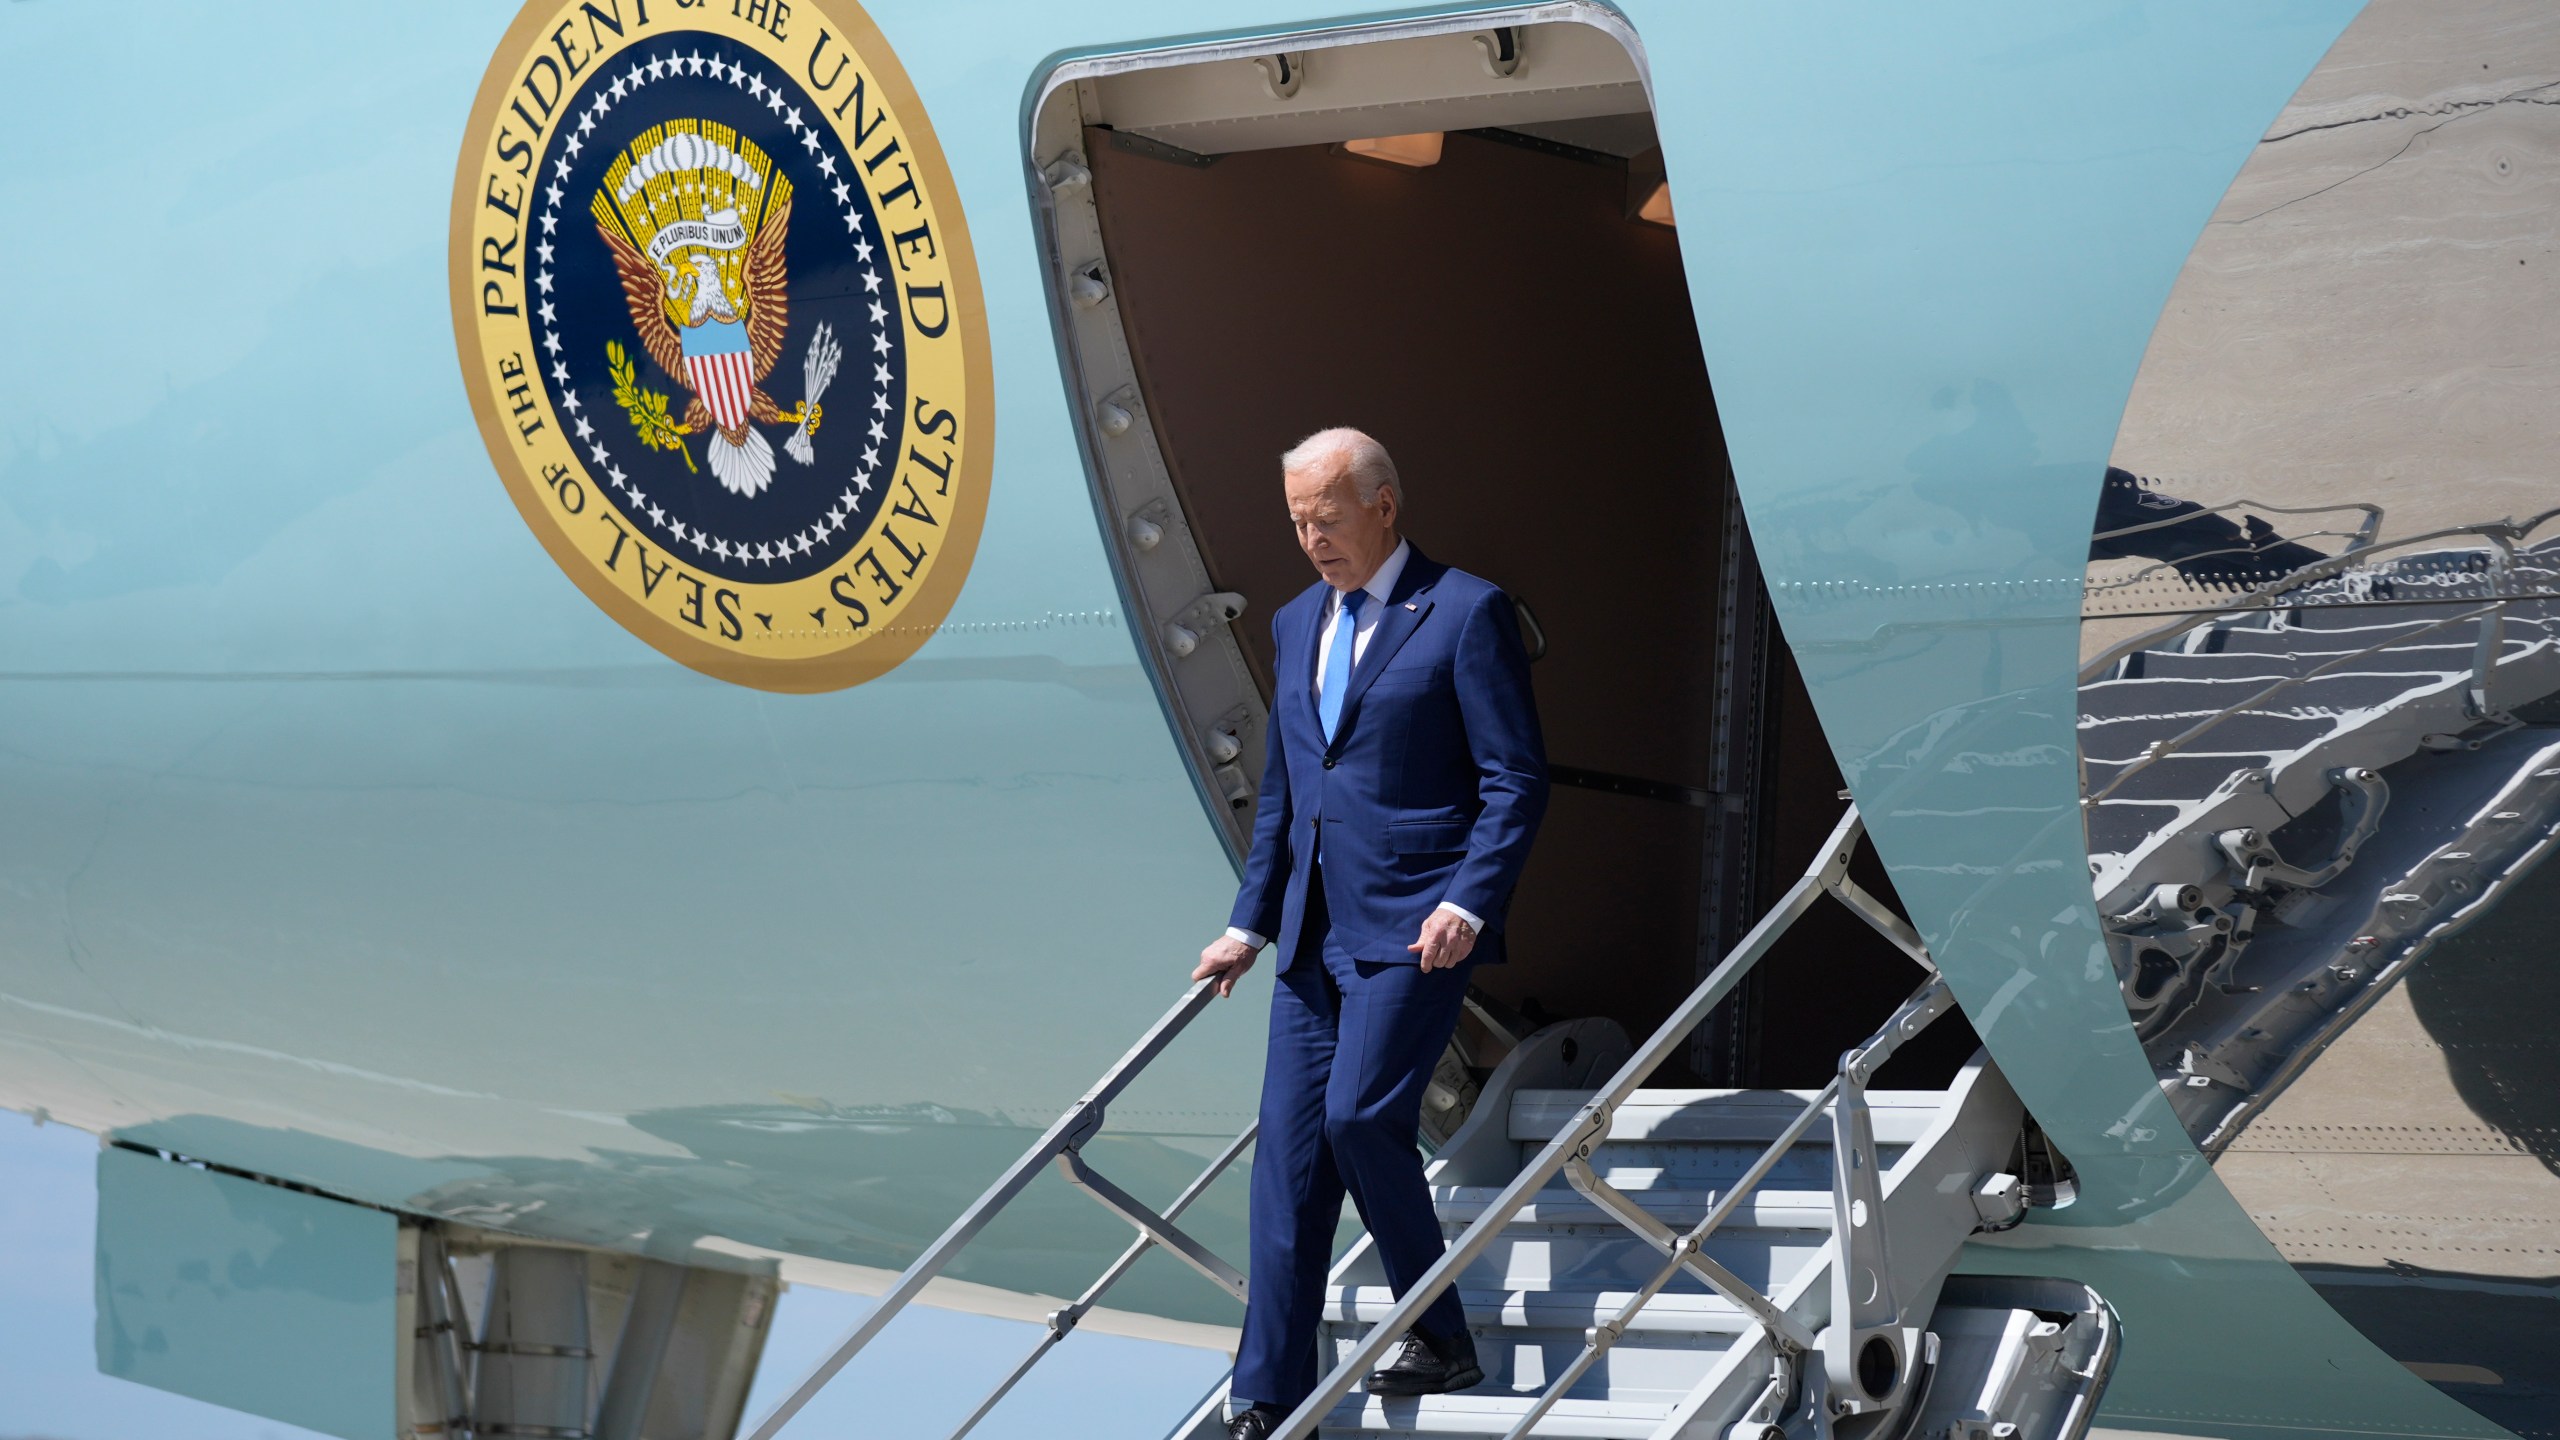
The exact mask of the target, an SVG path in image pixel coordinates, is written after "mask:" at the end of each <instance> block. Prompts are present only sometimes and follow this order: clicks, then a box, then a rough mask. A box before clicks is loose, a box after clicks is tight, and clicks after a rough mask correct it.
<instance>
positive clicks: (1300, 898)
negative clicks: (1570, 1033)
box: [1193, 429, 1547, 1440]
mask: <svg viewBox="0 0 2560 1440" xmlns="http://www.w3.org/2000/svg"><path fill="white" fill-rule="evenodd" d="M1280 470H1281V478H1282V481H1283V483H1284V485H1285V486H1286V488H1287V491H1288V499H1289V520H1290V523H1291V524H1292V525H1294V526H1295V527H1296V529H1297V536H1298V546H1299V548H1300V549H1302V550H1304V551H1305V552H1306V555H1307V559H1308V560H1310V561H1312V562H1313V563H1314V565H1315V567H1316V574H1317V575H1318V576H1319V577H1321V578H1320V579H1319V580H1318V581H1317V583H1315V584H1314V585H1312V586H1310V587H1308V588H1307V590H1306V591H1305V592H1304V593H1302V594H1300V595H1299V596H1298V597H1297V598H1296V599H1294V600H1291V601H1290V602H1289V603H1288V604H1287V605H1285V606H1283V607H1281V609H1280V611H1279V613H1278V614H1276V615H1274V616H1273V617H1272V620H1271V636H1272V640H1273V642H1274V644H1275V646H1276V660H1275V664H1274V670H1275V674H1276V676H1277V679H1276V681H1275V683H1274V685H1273V694H1272V697H1271V725H1270V735H1269V745H1268V748H1269V755H1268V759H1267V762H1266V763H1265V765H1264V767H1263V776H1262V799H1261V809H1260V810H1259V811H1257V812H1256V814H1255V816H1254V826H1253V852H1252V854H1251V856H1250V857H1249V858H1248V859H1247V860H1246V862H1245V871H1244V882H1243V884H1242V886H1241V887H1240V888H1239V889H1238V891H1237V895H1236V903H1235V911H1234V913H1233V915H1232V917H1231V919H1230V928H1229V929H1228V931H1227V933H1226V934H1225V935H1224V936H1222V937H1220V938H1219V939H1218V940H1216V941H1215V942H1213V943H1212V944H1211V945H1210V946H1209V947H1208V948H1207V949H1205V950H1203V951H1201V952H1200V966H1199V969H1197V970H1196V971H1194V972H1193V978H1195V979H1206V978H1210V977H1216V979H1217V981H1218V993H1219V994H1221V995H1226V994H1231V993H1233V992H1234V989H1235V983H1236V981H1237V980H1238V979H1240V978H1241V977H1242V976H1243V975H1244V973H1245V971H1246V970H1247V969H1248V968H1249V967H1251V966H1252V964H1253V962H1254V957H1255V956H1256V955H1257V954H1259V953H1260V952H1261V950H1262V947H1263V946H1264V945H1265V944H1266V943H1269V942H1268V941H1266V939H1265V937H1272V938H1273V939H1276V940H1277V941H1278V944H1279V949H1280V954H1279V975H1278V981H1277V983H1276V984H1275V985H1274V987H1273V990H1272V997H1271V1040H1270V1050H1269V1056H1268V1059H1267V1060H1266V1061H1265V1064H1264V1068H1263V1078H1262V1127H1261V1133H1260V1137H1259V1139H1258V1140H1257V1141H1256V1142H1255V1153H1254V1163H1253V1199H1252V1211H1251V1215H1252V1228H1253V1274H1252V1294H1251V1296H1250V1299H1249V1300H1248V1302H1247V1305H1246V1308H1245V1321H1244V1339H1243V1343H1242V1346H1241V1347H1240V1349H1239V1350H1238V1352H1237V1355H1236V1368H1235V1377H1234V1380H1233V1382H1232V1383H1231V1385H1230V1387H1229V1395H1230V1396H1231V1397H1232V1399H1233V1400H1234V1401H1235V1402H1238V1403H1240V1404H1241V1405H1242V1406H1243V1407H1244V1408H1243V1409H1242V1410H1241V1411H1240V1412H1239V1413H1237V1414H1235V1416H1234V1417H1233V1419H1232V1420H1231V1421H1230V1424H1229V1432H1228V1433H1229V1435H1230V1436H1231V1440H1262V1437H1264V1436H1267V1435H1269V1434H1271V1433H1272V1432H1274V1431H1276V1430H1277V1429H1278V1428H1279V1427H1280V1423H1281V1421H1282V1420H1284V1419H1286V1418H1287V1416H1288V1413H1289V1412H1290V1411H1291V1410H1294V1409H1296V1408H1297V1406H1298V1405H1299V1403H1300V1402H1302V1401H1303V1400H1305V1398H1306V1397H1307V1396H1308V1395H1309V1394H1310V1393H1312V1392H1313V1391H1314V1389H1315V1386H1316V1381H1317V1378H1318V1373H1319V1372H1318V1367H1317V1354H1316V1322H1317V1319H1318V1316H1319V1313H1320V1311H1321V1310H1322V1308H1323V1303H1324V1285H1325V1272H1326V1269H1327V1267H1328V1264H1329V1262H1330V1261H1331V1259H1332V1254H1333V1233H1334V1226H1335V1224H1336V1223H1337V1222H1338V1221H1339V1220H1340V1219H1341V1215H1342V1197H1343V1195H1344V1193H1345V1191H1346V1190H1347V1191H1348V1192H1349V1194H1350V1196H1351V1198H1352V1201H1353V1202H1354V1203H1355V1204H1357V1205H1358V1206H1359V1209H1360V1218H1361V1221H1362V1223H1363V1224H1365V1225H1366V1226H1367V1227H1368V1230H1369V1235H1370V1238H1371V1240H1372V1241H1373V1242H1374V1243H1375V1245H1376V1248H1377V1254H1378V1257H1379V1260H1380V1261H1381V1262H1382V1263H1383V1264H1384V1266H1385V1268H1386V1272H1387V1277H1388V1280H1389V1282H1390V1283H1391V1284H1393V1285H1394V1287H1395V1291H1396V1293H1397V1294H1398V1295H1399V1296H1401V1295H1403V1294H1404V1293H1405V1292H1406V1291H1407V1290H1409V1289H1410V1288H1411V1287H1412V1286H1413V1283H1414V1282H1415V1281H1416V1280H1418V1279H1420V1278H1421V1276H1422V1274H1423V1272H1424V1271H1426V1270H1428V1269H1430V1268H1431V1266H1432V1264H1433V1263H1434V1262H1436V1261H1437V1260H1438V1259H1439V1258H1440V1255H1441V1250H1442V1246H1441V1238H1440V1221H1439V1217H1438V1216H1437V1215H1436V1214H1435V1213H1434V1212H1433V1210H1432V1207H1431V1195H1430V1191H1429V1189H1428V1188H1427V1187H1426V1186H1425V1185H1424V1184H1423V1178H1422V1156H1421V1153H1420V1151H1419V1149H1418V1148H1417V1143H1416V1142H1417V1138H1418V1134H1419V1130H1420V1121H1421V1113H1422V1093H1423V1089H1424V1087H1425V1086H1426V1085H1427V1084H1429V1082H1430V1079H1431V1074H1432V1071H1433V1069H1434V1067H1435V1066H1436V1065H1437V1064H1438V1062H1439V1058H1440V1054H1441V1052H1442V1051H1443V1050H1445V1049H1446V1048H1447V1047H1448V1044H1449V1036H1450V1034H1451V1033H1452V1032H1453V1031H1454V1030H1455V1029H1456V1027H1457V1023H1458V1010H1459V1005H1460V1002H1461V1001H1462V1000H1463V999H1464V998H1465V996H1466V989H1467V977H1468V974H1469V973H1470V972H1471V971H1472V970H1473V969H1474V968H1475V967H1476V966H1478V965H1490V964H1498V963H1500V962H1501V960H1502V958H1503V930H1502V924H1503V912H1504V910H1505V908H1506V906H1507V905H1508V904H1509V902H1510V898H1511V891H1512V888H1513V886H1515V885H1516V884H1518V883H1519V879H1520V869H1521V866H1522V865H1523V864H1524V863H1526V861H1527V860H1528V858H1529V846H1530V843H1531V841H1533V840H1534V839H1535V838H1536V836H1537V830H1538V820H1539V818H1540V816H1542V815H1543V814H1544V813H1545V811H1546V803H1547V763H1546V750H1545V746H1544V744H1543V743H1542V742H1541V740H1540V739H1539V735H1538V714H1537V707H1536V703H1535V701H1534V700H1533V699H1532V697H1531V695H1530V693H1529V663H1528V657H1527V655H1526V654H1525V653H1524V652H1523V650H1522V648H1521V645H1520V631H1519V624H1518V620H1517V618H1516V617H1515V616H1514V614H1513V612H1512V608H1511V602H1510V600H1509V599H1508V598H1507V597H1505V596H1504V595H1503V593H1502V592H1501V591H1500V590H1498V589H1496V588H1495V587H1494V586H1492V585H1490V584H1488V583H1486V582H1485V581H1483V580H1479V579H1477V578H1476V577H1475V576H1473V575H1469V574H1467V573H1466V572H1464V571H1462V570H1453V569H1451V568H1449V567H1448V566H1446V565H1442V564H1440V563H1438V562H1437V561H1434V560H1431V559H1429V558H1428V557H1426V556H1424V555H1423V554H1422V552H1421V551H1419V550H1417V549H1415V548H1414V547H1413V545H1412V543H1411V542H1409V541H1407V540H1406V539H1405V538H1404V536H1403V533H1402V530H1401V523H1400V522H1401V521H1402V519H1403V513H1404V501H1405V496H1404V485H1403V482H1402V481H1401V480H1399V479H1398V478H1397V475H1396V469H1395V464H1394V462H1393V461H1391V460H1390V459H1388V457H1387V452H1386V450H1385V448H1384V447H1383V446H1381V445H1379V444H1378V442H1377V441H1375V440H1373V439H1371V438H1370V437H1369V436H1367V435H1365V434H1362V433H1361V432H1360V431H1357V430H1347V429H1336V430H1323V431H1319V432H1317V433H1316V434H1314V435H1310V436H1308V437H1307V438H1306V439H1305V440H1303V441H1301V442H1299V444H1298V445H1297V447H1296V448H1294V449H1292V450H1291V451H1290V452H1289V453H1288V454H1286V455H1284V456H1282V457H1281V460H1280ZM1483 1378H1484V1371H1483V1369H1482V1367H1481V1366H1480V1365H1478V1363H1477V1361H1476V1354H1475V1343H1474V1341H1473V1340H1472V1339H1471V1338H1470V1337H1469V1335H1468V1333H1467V1324H1466V1315H1465V1312H1464V1311H1463V1310H1461V1309H1460V1308H1459V1304H1458V1297H1457V1293H1456V1291H1455V1290H1450V1291H1446V1292H1443V1293H1442V1294H1441V1296H1440V1297H1439V1298H1438V1299H1437V1300H1435V1301H1434V1302H1433V1303H1432V1305H1431V1307H1430V1308H1429V1309H1428V1310H1426V1311H1425V1312H1423V1315H1422V1318H1421V1319H1420V1320H1419V1321H1418V1322H1416V1324H1415V1326H1414V1329H1413V1332H1412V1333H1411V1334H1409V1335H1407V1336H1406V1337H1405V1341H1404V1345H1403V1348H1402V1349H1401V1350H1400V1351H1399V1352H1398V1354H1397V1357H1396V1359H1395V1361H1394V1362H1393V1363H1392V1364H1390V1365H1389V1366H1388V1367H1387V1368H1386V1369H1383V1370H1380V1371H1377V1372H1375V1373H1374V1374H1372V1375H1370V1376H1369V1377H1368V1381H1367V1388H1368V1391H1369V1393H1370V1394H1373V1395H1430V1394H1439V1393H1443V1392H1446V1391H1451V1390H1463V1389H1465V1388H1467V1387H1468V1386H1471V1385H1474V1384H1477V1383H1478V1382H1480V1381H1482V1380H1483Z"/></svg>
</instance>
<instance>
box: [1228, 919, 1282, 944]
mask: <svg viewBox="0 0 2560 1440" xmlns="http://www.w3.org/2000/svg"><path fill="white" fill-rule="evenodd" d="M1227 938H1228V939H1230V940H1233V941H1234V942H1236V943H1237V944H1239V945H1242V946H1243V947H1244V948H1246V949H1247V950H1260V949H1261V948H1262V947H1263V946H1265V945H1268V944H1270V943H1271V942H1270V941H1268V940H1265V939H1263V938H1262V937H1261V936H1259V935H1256V934H1254V933H1253V932H1252V931H1250V930H1239V929H1237V928H1236V927H1235V926H1233V925H1230V926H1228V927H1227Z"/></svg>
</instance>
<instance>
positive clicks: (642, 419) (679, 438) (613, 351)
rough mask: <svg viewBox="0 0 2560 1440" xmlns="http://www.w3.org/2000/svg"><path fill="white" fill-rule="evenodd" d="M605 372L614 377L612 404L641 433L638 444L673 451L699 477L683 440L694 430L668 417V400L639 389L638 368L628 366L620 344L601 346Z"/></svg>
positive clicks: (612, 343)
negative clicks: (620, 410)
mask: <svg viewBox="0 0 2560 1440" xmlns="http://www.w3.org/2000/svg"><path fill="white" fill-rule="evenodd" d="M604 358H605V362H606V368H607V369H609V370H610V371H612V373H613V399H614V403H615V404H617V405H620V406H621V407H622V413H624V414H626V415H628V416H630V417H631V428H632V429H634V430H637V431H639V432H640V443H641V444H643V445H646V446H648V447H649V448H650V449H652V450H673V451H674V452H676V453H677V454H679V455H682V456H683V457H684V468H685V469H687V470H691V471H693V472H694V473H695V474H700V473H701V471H700V470H698V469H696V468H695V466H694V463H693V452H692V451H691V450H689V449H687V448H686V447H685V443H684V437H685V436H687V435H690V434H692V433H693V427H692V426H690V425H687V424H684V423H683V422H681V421H679V420H677V419H676V418H675V417H674V416H672V415H670V414H668V413H667V397H666V396H665V395H663V394H661V393H659V392H658V391H655V390H643V389H641V388H640V376H639V371H638V369H637V367H635V366H634V365H633V364H632V363H631V352H630V351H628V350H625V349H623V348H622V342H621V341H619V340H607V341H606V342H604Z"/></svg>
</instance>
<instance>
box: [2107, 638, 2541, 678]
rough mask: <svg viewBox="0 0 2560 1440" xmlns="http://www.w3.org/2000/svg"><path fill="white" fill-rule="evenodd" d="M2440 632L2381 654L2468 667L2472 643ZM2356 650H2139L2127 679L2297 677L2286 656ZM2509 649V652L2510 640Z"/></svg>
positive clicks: (2419, 665) (2413, 665) (2426, 664)
mask: <svg viewBox="0 0 2560 1440" xmlns="http://www.w3.org/2000/svg"><path fill="white" fill-rule="evenodd" d="M2285 633H2287V634H2297V633H2299V632H2296V631H2287V632H2285ZM2445 634H2446V632H2445V631H2441V630H2439V631H2437V632H2436V633H2435V634H2434V635H2430V636H2428V637H2427V638H2425V639H2423V640H2416V641H2412V642H2411V643H2409V644H2408V645H2406V646H2400V647H2394V648H2393V649H2390V650H2388V651H2384V652H2383V653H2384V654H2386V655H2388V656H2390V657H2391V665H2392V668H2393V669H2395V670H2397V669H2402V668H2404V667H2405V668H2409V669H2419V670H2440V671H2445V672H2448V673H2449V672H2452V671H2457V670H2466V669H2469V668H2470V666H2471V649H2472V642H2471V641H2469V640H2466V639H2462V638H2460V637H2458V636H2457V637H2455V638H2452V639H2444V638H2442V637H2443V636H2444V635H2445ZM2360 648H2362V647H2360V646H2354V645H2346V646H2341V645H2338V644H2337V643H2336V642H2334V641H2331V640H2326V639H2323V640H2322V641H2321V642H2320V643H2319V644H2317V645H2315V646H2313V647H2311V648H2308V649H2303V650H2294V651H2289V652H2287V654H2286V656H2277V655H2274V654H2271V653H2268V652H2265V651H2257V650H2224V651H2203V652H2199V653H2196V654H2189V653H2187V652H2186V651H2183V650H2145V651H2143V652H2142V659H2141V662H2140V668H2139V670H2138V671H2137V672H2136V673H2135V675H2134V676H2133V682H2134V683H2141V682H2145V681H2153V680H2219V681H2224V682H2226V683H2232V684H2239V683H2243V682H2247V683H2254V684H2257V685H2268V684H2272V683H2273V682H2275V681H2278V680H2282V679H2284V678H2286V677H2287V676H2292V675H2299V674H2301V673H2302V672H2303V671H2304V670H2305V669H2308V668H2309V665H2306V664H2300V663H2294V664H2288V663H2285V660H2286V659H2287V658H2290V659H2292V660H2294V661H2297V662H2298V661H2302V660H2304V659H2305V658H2307V657H2312V656H2321V657H2327V656H2335V655H2348V654H2353V653H2354V652H2355V651H2356V650H2358V649H2360ZM2509 648H2510V650H2511V651H2512V649H2513V646H2512V644H2511V645H2510V647H2509ZM2317 663H2319V661H2318V660H2316V659H2314V660H2311V661H2310V664H2317ZM2122 683H2125V682H2122V681H2096V682H2092V685H2091V686H2084V687H2083V690H2082V693H2084V694H2085V693H2086V692H2087V690H2088V689H2090V688H2093V687H2094V685H2097V684H2122Z"/></svg>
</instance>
